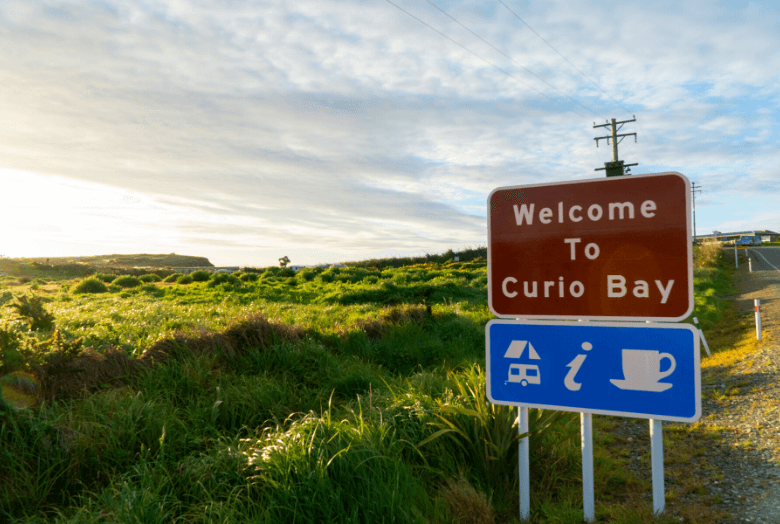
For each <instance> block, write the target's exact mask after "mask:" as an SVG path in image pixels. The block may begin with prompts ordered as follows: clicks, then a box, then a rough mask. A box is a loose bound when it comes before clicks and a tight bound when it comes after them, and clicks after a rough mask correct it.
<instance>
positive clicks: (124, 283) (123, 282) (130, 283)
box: [111, 275, 141, 288]
mask: <svg viewBox="0 0 780 524" xmlns="http://www.w3.org/2000/svg"><path fill="white" fill-rule="evenodd" d="M111 283H112V284H114V285H115V286H119V287H123V288H131V287H138V286H140V285H141V281H140V280H138V279H137V278H136V277H133V276H130V275H123V276H121V277H116V278H115V279H114V280H113V281H112V282H111Z"/></svg>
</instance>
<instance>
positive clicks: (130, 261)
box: [21, 253, 214, 267]
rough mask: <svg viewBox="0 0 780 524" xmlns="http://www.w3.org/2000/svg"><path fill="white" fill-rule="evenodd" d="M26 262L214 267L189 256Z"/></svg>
mask: <svg viewBox="0 0 780 524" xmlns="http://www.w3.org/2000/svg"><path fill="white" fill-rule="evenodd" d="M21 260H24V261H25V262H34V263H38V264H45V265H52V266H61V265H66V264H84V265H88V266H95V267H99V266H109V267H206V266H208V267H214V264H212V263H211V262H209V259H208V258H206V257H192V256H188V255H177V254H176V253H170V254H167V255H149V254H146V253H143V254H140V255H97V256H92V257H48V258H46V257H37V258H24V259H21Z"/></svg>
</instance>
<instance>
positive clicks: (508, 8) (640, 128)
mask: <svg viewBox="0 0 780 524" xmlns="http://www.w3.org/2000/svg"><path fill="white" fill-rule="evenodd" d="M498 2H499V3H500V4H501V5H503V6H504V7H506V9H507V11H509V12H510V13H512V14H513V15H514V16H515V18H517V19H518V20H520V21H521V22H522V23H523V24H524V25H525V26H526V27H527V28H528V29H530V30H531V32H532V33H533V34H535V35H536V36H538V37H539V39H540V40H541V41H542V42H544V43H545V44H547V45H548V46H549V47H550V49H552V50H553V51H555V52H556V53H558V56H560V57H561V58H563V59H564V60H565V61H566V63H567V64H569V65H570V66H572V67H573V68H574V69H576V70H577V72H578V73H579V74H580V75H582V77H583V78H584V79H585V80H587V81H588V82H590V83H591V84H593V85H594V86H596V89H598V90H599V91H601V92H602V93H604V94H605V95H606V96H607V97H608V98H609V99H610V100H612V101H613V102H615V103H616V104H617V105H618V106H619V107H620V109H622V110H623V111H625V112H626V113H631V111H629V110H628V109H626V107H625V106H624V105H623V104H621V103H620V102H618V101H617V100H615V99H614V98H613V97H612V95H610V94H609V93H607V92H606V91H604V90H603V89H602V88H601V86H600V85H598V84H597V83H596V82H594V81H593V80H591V79H590V77H588V75H586V74H585V73H583V72H582V71H581V70H580V68H578V67H577V66H576V65H574V64H572V63H571V62H570V61H569V59H568V58H566V57H565V56H563V54H562V53H561V52H560V51H558V50H557V49H555V47H554V46H553V45H552V44H551V43H550V42H548V41H547V40H545V39H544V38H543V37H542V35H540V34H539V33H537V32H536V30H535V29H534V28H533V27H531V26H530V25H529V24H528V22H526V21H525V20H523V19H522V18H520V15H518V14H517V13H516V12H514V11H513V10H512V8H510V7H509V6H508V5H506V4H505V3H504V0H498ZM637 127H639V130H640V131H641V132H642V133H643V134H647V133H645V132H644V130H643V129H642V126H640V125H639V123H638V122H637ZM648 137H649V135H648ZM650 138H651V142H652V137H650ZM648 145H650V150H651V151H652V152H653V158H655V160H656V163H658V158H657V157H656V154H655V150H654V149H653V146H652V144H650V143H648Z"/></svg>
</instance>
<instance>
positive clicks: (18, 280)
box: [16, 276, 32, 284]
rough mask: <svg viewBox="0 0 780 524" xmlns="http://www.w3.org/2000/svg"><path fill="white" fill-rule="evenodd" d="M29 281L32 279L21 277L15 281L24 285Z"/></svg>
mask: <svg viewBox="0 0 780 524" xmlns="http://www.w3.org/2000/svg"><path fill="white" fill-rule="evenodd" d="M31 280H32V279H31V278H30V277H25V276H21V277H19V278H18V279H17V280H16V281H17V282H19V283H20V284H26V283H28V282H30V281H31Z"/></svg>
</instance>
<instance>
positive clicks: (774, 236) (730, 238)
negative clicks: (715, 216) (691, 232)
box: [693, 229, 780, 243]
mask: <svg viewBox="0 0 780 524" xmlns="http://www.w3.org/2000/svg"><path fill="white" fill-rule="evenodd" d="M744 236H758V237H761V240H763V241H764V242H777V241H778V238H780V233H778V232H777V231H769V230H768V229H754V230H752V231H735V232H732V233H722V232H720V231H713V232H712V234H709V235H696V237H694V239H693V240H694V242H697V243H703V242H734V241H735V240H739V239H740V238H741V237H744Z"/></svg>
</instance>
